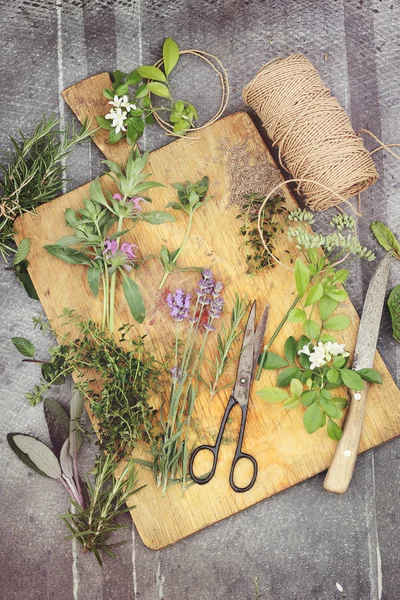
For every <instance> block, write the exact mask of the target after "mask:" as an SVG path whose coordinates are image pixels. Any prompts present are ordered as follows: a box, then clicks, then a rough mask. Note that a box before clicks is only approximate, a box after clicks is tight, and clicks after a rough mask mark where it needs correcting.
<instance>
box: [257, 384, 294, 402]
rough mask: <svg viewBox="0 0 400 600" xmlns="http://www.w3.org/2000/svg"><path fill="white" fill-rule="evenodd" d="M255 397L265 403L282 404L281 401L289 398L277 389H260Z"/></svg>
mask: <svg viewBox="0 0 400 600" xmlns="http://www.w3.org/2000/svg"><path fill="white" fill-rule="evenodd" d="M257 396H260V398H261V399H262V400H265V401H266V402H282V400H286V399H287V398H289V394H288V393H287V392H285V390H281V389H280V388H278V387H267V388H262V389H261V390H258V392H257Z"/></svg>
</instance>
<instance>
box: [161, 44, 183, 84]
mask: <svg viewBox="0 0 400 600" xmlns="http://www.w3.org/2000/svg"><path fill="white" fill-rule="evenodd" d="M163 60H164V70H165V72H166V74H167V76H168V75H169V74H170V73H171V71H172V69H173V68H174V67H175V66H176V64H177V62H178V60H179V46H178V44H177V43H176V42H175V40H173V39H172V38H171V37H167V39H166V40H165V42H164V45H163Z"/></svg>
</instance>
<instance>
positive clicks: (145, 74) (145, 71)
mask: <svg viewBox="0 0 400 600" xmlns="http://www.w3.org/2000/svg"><path fill="white" fill-rule="evenodd" d="M136 71H137V72H138V73H139V75H140V77H141V78H142V79H155V80H156V81H167V79H166V77H165V75H164V73H163V72H162V71H161V70H160V69H158V68H157V67H152V66H150V65H145V66H144V67H139V68H138V69H136Z"/></svg>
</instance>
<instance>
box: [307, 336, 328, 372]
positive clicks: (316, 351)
mask: <svg viewBox="0 0 400 600" xmlns="http://www.w3.org/2000/svg"><path fill="white" fill-rule="evenodd" d="M310 363H311V364H310V369H311V371H313V370H314V369H315V368H316V367H322V366H323V365H325V364H326V356H325V347H324V344H323V343H322V342H318V345H317V346H314V348H313V351H312V352H311V353H310Z"/></svg>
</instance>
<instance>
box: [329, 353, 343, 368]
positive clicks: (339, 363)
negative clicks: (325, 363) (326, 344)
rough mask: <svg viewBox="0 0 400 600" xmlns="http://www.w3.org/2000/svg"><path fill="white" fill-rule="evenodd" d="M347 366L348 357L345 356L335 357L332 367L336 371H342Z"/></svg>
mask: <svg viewBox="0 0 400 600" xmlns="http://www.w3.org/2000/svg"><path fill="white" fill-rule="evenodd" d="M345 364H346V357H344V356H335V358H334V359H333V361H332V366H333V367H335V369H342V368H343V367H344V365H345Z"/></svg>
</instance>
